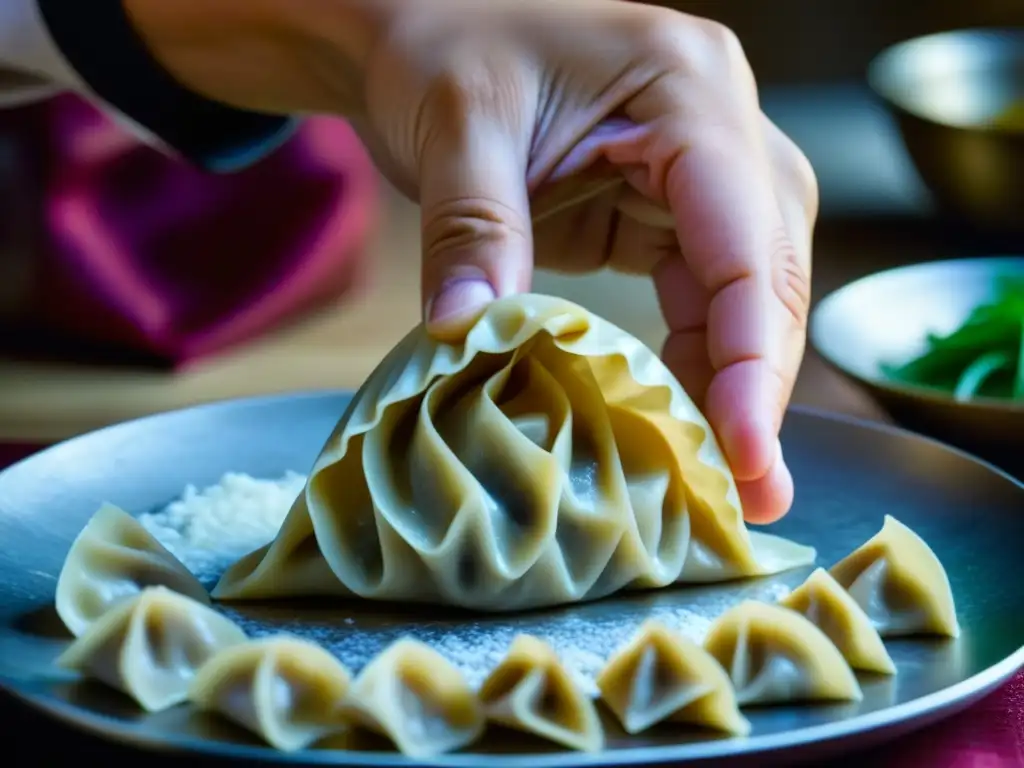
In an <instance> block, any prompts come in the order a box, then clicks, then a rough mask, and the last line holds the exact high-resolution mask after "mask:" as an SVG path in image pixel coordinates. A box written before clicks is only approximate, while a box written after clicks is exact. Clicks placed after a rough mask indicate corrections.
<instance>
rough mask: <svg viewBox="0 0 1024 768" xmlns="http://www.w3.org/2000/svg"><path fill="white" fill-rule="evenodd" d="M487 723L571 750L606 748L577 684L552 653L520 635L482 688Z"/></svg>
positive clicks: (589, 703) (598, 722) (596, 719)
mask: <svg viewBox="0 0 1024 768" xmlns="http://www.w3.org/2000/svg"><path fill="white" fill-rule="evenodd" d="M480 701H481V702H482V703H483V706H484V711H485V712H486V714H487V717H488V719H490V720H491V721H493V722H495V723H499V724H501V725H504V726H507V727H509V728H515V729H517V730H520V731H525V732H527V733H532V734H534V735H537V736H540V737H542V738H544V739H548V740H549V741H553V742H555V743H556V744H560V745H562V746H563V747H568V748H569V749H578V750H580V751H583V752H596V751H598V750H600V749H601V748H602V747H603V746H604V729H603V728H602V727H601V719H600V717H599V716H598V714H597V708H596V707H595V706H594V702H593V701H591V700H590V697H588V696H587V695H586V693H584V692H583V691H582V690H580V688H579V686H577V685H576V683H575V682H574V681H573V679H572V677H571V676H570V675H569V673H568V672H567V671H566V669H565V668H564V667H563V666H562V664H561V662H560V661H559V660H558V655H557V654H556V653H555V651H554V649H552V648H551V646H549V645H548V644H547V643H545V642H543V641H542V640H538V639H537V638H535V637H531V636H529V635H519V636H518V637H516V638H515V639H514V640H513V641H512V646H511V647H510V648H509V650H508V653H507V654H506V656H505V658H504V659H503V660H502V662H501V663H500V664H499V665H498V666H497V667H496V668H495V669H494V670H493V671H492V672H491V674H490V675H488V677H487V679H486V680H485V681H484V682H483V685H481V686H480Z"/></svg>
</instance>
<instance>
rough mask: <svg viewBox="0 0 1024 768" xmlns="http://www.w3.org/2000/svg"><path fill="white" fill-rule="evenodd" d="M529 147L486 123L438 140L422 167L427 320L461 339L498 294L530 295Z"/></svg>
mask: <svg viewBox="0 0 1024 768" xmlns="http://www.w3.org/2000/svg"><path fill="white" fill-rule="evenodd" d="M525 145H526V142H523V141H519V140H517V139H516V138H515V137H514V136H510V135H509V132H508V131H507V129H503V128H502V126H500V125H494V124H491V123H490V122H489V121H488V123H487V124H485V125H484V126H473V125H470V126H465V125H464V126H462V127H460V129H459V130H457V131H454V132H448V133H447V134H442V135H439V136H437V137H436V138H435V139H434V140H433V141H432V142H431V143H430V145H429V146H428V147H426V148H425V149H424V153H423V159H422V162H421V164H420V211H421V213H420V215H421V226H422V239H423V256H422V259H423V261H422V292H423V293H422V298H423V307H424V310H423V312H424V320H425V321H426V324H427V330H428V332H429V333H430V334H431V335H432V336H434V337H435V338H438V339H442V340H447V341H455V340H459V339H461V338H462V337H463V336H464V335H465V333H466V332H467V331H468V330H469V328H470V327H471V326H472V324H473V323H474V322H475V321H476V320H477V318H478V317H479V316H480V314H481V313H482V312H483V310H484V309H485V308H486V307H487V305H488V304H489V303H490V302H491V301H493V300H494V299H495V298H497V297H502V296H508V295H510V294H513V293H517V292H520V291H526V290H529V286H530V277H531V273H532V270H533V232H532V227H531V222H530V201H529V195H528V192H527V188H526V163H527V149H526V146H525Z"/></svg>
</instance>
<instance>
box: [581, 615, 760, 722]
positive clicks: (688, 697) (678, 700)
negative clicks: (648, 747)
mask: <svg viewBox="0 0 1024 768" xmlns="http://www.w3.org/2000/svg"><path fill="white" fill-rule="evenodd" d="M597 687H598V689H599V690H600V691H601V698H602V700H603V701H604V703H605V704H606V705H608V708H609V709H610V710H611V711H612V712H613V713H614V714H615V716H616V717H617V718H618V719H619V722H620V723H621V724H622V727H623V729H625V731H626V732H627V733H631V734H635V733H640V732H641V731H645V730H647V729H648V728H650V727H651V726H653V725H656V724H657V723H660V722H663V721H666V720H669V721H672V722H676V723H690V724H693V725H697V726H701V727H704V728H712V729H715V730H719V731H725V732H726V733H731V734H734V735H736V736H745V735H746V734H748V733H749V732H750V723H749V721H748V720H747V719H746V718H745V717H743V715H742V714H740V711H739V706H738V704H737V702H736V692H735V691H734V690H733V687H732V681H731V680H729V676H728V675H727V674H726V673H725V670H723V669H722V666H721V665H720V664H719V663H718V662H717V661H716V660H715V659H714V658H713V657H712V656H711V655H710V654H709V653H708V652H707V651H705V650H704V649H703V648H701V647H700V646H699V645H697V644H696V643H693V642H691V641H689V640H687V639H686V638H685V637H683V636H682V635H680V634H678V633H677V632H673V631H671V630H670V629H668V628H667V627H665V626H664V625H662V624H660V623H658V622H656V621H653V620H649V621H646V622H644V624H643V625H642V626H641V627H640V630H639V631H638V632H637V633H636V635H634V637H633V638H632V639H631V640H630V641H629V643H627V644H626V645H625V646H624V647H623V648H621V649H620V650H619V651H618V652H616V653H615V654H614V655H613V656H612V657H611V659H609V660H608V663H607V664H606V665H605V667H604V669H602V670H601V674H600V675H598V678H597Z"/></svg>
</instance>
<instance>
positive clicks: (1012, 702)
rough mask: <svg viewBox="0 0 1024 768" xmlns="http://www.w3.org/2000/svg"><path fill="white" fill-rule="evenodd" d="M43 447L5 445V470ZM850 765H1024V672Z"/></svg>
mask: <svg viewBox="0 0 1024 768" xmlns="http://www.w3.org/2000/svg"><path fill="white" fill-rule="evenodd" d="M41 447H42V446H33V445H14V444H6V445H5V444H3V443H0V468H3V467H5V466H8V465H10V464H12V463H14V462H15V461H18V460H20V459H22V458H24V457H26V456H29V455H30V454H32V453H34V452H35V451H37V450H39V449H40V448H41ZM844 762H846V761H844ZM850 763H851V764H852V765H858V766H859V765H871V764H875V765H884V766H887V767H888V768H1017V766H1024V671H1021V672H1018V673H1017V675H1016V676H1015V677H1014V678H1013V680H1011V681H1010V683H1008V684H1007V685H1005V686H1004V687H1003V688H1001V689H999V690H998V691H997V692H995V693H994V694H992V695H991V696H988V697H986V698H985V699H983V700H982V701H980V702H978V703H977V704H975V705H974V706H973V707H971V708H970V709H968V710H967V711H965V712H962V713H961V714H959V715H954V716H952V717H950V718H947V719H945V720H943V721H941V722H939V723H937V724H935V725H932V726H930V727H928V728H926V729H924V730H921V731H917V732H915V733H911V734H909V735H907V736H904V737H903V738H901V739H897V740H896V741H892V742H889V743H887V744H884V745H882V746H881V747H879V748H877V749H876V750H873V751H872V752H871V753H868V754H865V755H863V756H857V757H853V758H851V760H850Z"/></svg>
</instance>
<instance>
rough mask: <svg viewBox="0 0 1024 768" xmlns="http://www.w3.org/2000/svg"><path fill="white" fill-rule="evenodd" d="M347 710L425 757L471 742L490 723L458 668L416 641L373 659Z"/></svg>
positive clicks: (355, 685) (397, 645) (359, 722)
mask: <svg viewBox="0 0 1024 768" xmlns="http://www.w3.org/2000/svg"><path fill="white" fill-rule="evenodd" d="M342 714H343V716H344V717H345V718H347V719H348V720H349V721H350V722H352V723H353V724H355V725H361V726H363V727H364V728H366V729H368V730H370V731H373V732H375V733H379V734H382V735H384V736H387V737H388V738H390V739H391V741H392V742H394V744H395V746H396V747H397V748H398V750H399V751H400V752H402V753H403V754H405V755H408V756H410V757H415V758H420V759H422V758H426V757H430V756H433V755H439V754H443V753H445V752H452V751H454V750H457V749H461V748H463V747H465V746H466V745H468V744H471V743H472V742H474V741H476V739H477V738H479V737H480V735H481V734H482V733H483V730H484V726H485V720H484V713H483V710H482V709H481V707H480V701H479V700H478V699H477V696H476V694H475V693H474V692H473V689H472V688H470V687H469V685H468V684H467V683H466V681H465V679H464V678H463V677H462V674H461V673H460V672H459V670H457V669H456V668H455V667H454V666H452V664H451V663H449V661H448V660H447V659H445V658H444V657H443V656H442V655H441V654H439V653H438V652H437V651H435V650H433V649H432V648H430V647H429V646H426V645H424V644H423V643H421V642H419V641H417V640H411V639H402V640H398V641H396V642H394V643H392V644H391V645H390V646H389V647H388V648H386V649H385V650H384V651H382V652H381V653H380V654H379V655H378V656H376V657H374V658H373V659H371V661H370V663H369V664H367V665H366V667H365V668H364V669H363V671H362V672H360V673H359V675H358V676H357V677H356V679H355V682H353V683H352V686H351V688H349V693H348V697H347V699H346V702H345V704H344V705H343V706H342Z"/></svg>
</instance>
